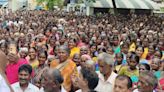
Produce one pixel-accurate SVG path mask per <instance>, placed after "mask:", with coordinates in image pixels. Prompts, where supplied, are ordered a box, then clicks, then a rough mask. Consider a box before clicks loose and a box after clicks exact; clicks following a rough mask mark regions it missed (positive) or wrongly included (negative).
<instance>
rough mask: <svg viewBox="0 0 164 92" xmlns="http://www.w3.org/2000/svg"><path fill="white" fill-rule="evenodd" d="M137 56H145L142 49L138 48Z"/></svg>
mask: <svg viewBox="0 0 164 92" xmlns="http://www.w3.org/2000/svg"><path fill="white" fill-rule="evenodd" d="M136 54H137V55H138V56H139V57H141V56H142V54H143V50H142V47H138V48H137V49H136Z"/></svg>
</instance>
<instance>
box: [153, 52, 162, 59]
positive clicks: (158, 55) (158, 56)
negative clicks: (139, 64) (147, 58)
mask: <svg viewBox="0 0 164 92" xmlns="http://www.w3.org/2000/svg"><path fill="white" fill-rule="evenodd" d="M154 58H159V59H161V54H160V52H159V51H155V53H154Z"/></svg>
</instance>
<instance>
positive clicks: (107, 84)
mask: <svg viewBox="0 0 164 92" xmlns="http://www.w3.org/2000/svg"><path fill="white" fill-rule="evenodd" d="M98 75H99V82H98V85H97V87H96V88H95V90H96V91H98V92H112V89H113V87H114V82H115V78H116V77H117V74H116V73H114V72H112V73H111V75H110V76H109V77H108V79H107V80H106V81H105V79H104V76H103V75H102V74H101V73H100V72H98Z"/></svg>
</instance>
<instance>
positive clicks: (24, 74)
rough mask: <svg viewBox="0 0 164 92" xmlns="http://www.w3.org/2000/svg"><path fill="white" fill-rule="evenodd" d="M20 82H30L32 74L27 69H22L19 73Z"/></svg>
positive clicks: (22, 83)
mask: <svg viewBox="0 0 164 92" xmlns="http://www.w3.org/2000/svg"><path fill="white" fill-rule="evenodd" d="M18 78H19V83H20V84H21V85H24V84H28V82H29V80H30V74H29V73H28V72H27V71H24V70H23V71H20V72H19V74H18Z"/></svg>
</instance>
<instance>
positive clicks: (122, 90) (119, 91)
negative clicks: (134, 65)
mask: <svg viewBox="0 0 164 92" xmlns="http://www.w3.org/2000/svg"><path fill="white" fill-rule="evenodd" d="M127 85H128V81H127V80H119V79H116V80H115V85H114V92H131V91H130V89H128V87H127Z"/></svg>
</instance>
